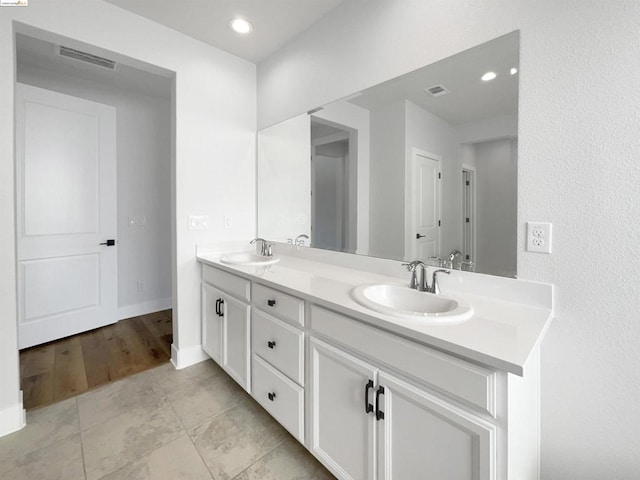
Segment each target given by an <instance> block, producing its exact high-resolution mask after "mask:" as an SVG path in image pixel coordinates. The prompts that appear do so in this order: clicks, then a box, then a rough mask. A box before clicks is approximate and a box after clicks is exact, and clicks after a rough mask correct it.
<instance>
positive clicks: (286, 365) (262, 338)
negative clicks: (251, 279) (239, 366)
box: [251, 308, 304, 385]
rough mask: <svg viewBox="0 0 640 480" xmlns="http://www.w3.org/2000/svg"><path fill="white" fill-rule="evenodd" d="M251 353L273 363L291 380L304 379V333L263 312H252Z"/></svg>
mask: <svg viewBox="0 0 640 480" xmlns="http://www.w3.org/2000/svg"><path fill="white" fill-rule="evenodd" d="M251 321H252V327H251V344H252V348H253V353H256V354H258V355H260V357H262V358H263V359H264V360H266V361H267V362H269V363H270V364H271V365H273V366H274V367H276V368H277V369H278V370H280V371H281V372H282V373H284V374H285V375H286V376H287V377H289V378H290V379H291V380H293V381H294V382H297V383H298V384H300V385H302V384H303V383H304V333H303V332H302V331H301V330H298V329H297V328H295V327H293V326H291V325H289V324H288V323H285V322H283V321H281V320H278V319H277V318H274V317H272V316H271V315H267V314H266V313H264V312H262V311H260V310H258V309H257V308H254V309H253V312H252V315H251Z"/></svg>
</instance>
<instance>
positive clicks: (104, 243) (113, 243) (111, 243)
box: [100, 239, 116, 247]
mask: <svg viewBox="0 0 640 480" xmlns="http://www.w3.org/2000/svg"><path fill="white" fill-rule="evenodd" d="M115 244H116V241H115V240H114V239H111V240H107V241H106V242H102V243H101V244H100V245H106V246H107V247H113V246H114V245H115Z"/></svg>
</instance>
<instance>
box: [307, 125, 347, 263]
mask: <svg viewBox="0 0 640 480" xmlns="http://www.w3.org/2000/svg"><path fill="white" fill-rule="evenodd" d="M349 138H350V132H349V131H347V130H346V129H341V128H339V126H337V125H335V124H334V125H329V124H327V123H325V122H323V121H319V120H317V119H314V118H312V120H311V246H312V247H316V248H324V249H329V250H338V251H343V250H345V249H347V248H348V242H349V211H348V208H349Z"/></svg>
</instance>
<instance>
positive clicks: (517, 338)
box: [197, 253, 552, 376]
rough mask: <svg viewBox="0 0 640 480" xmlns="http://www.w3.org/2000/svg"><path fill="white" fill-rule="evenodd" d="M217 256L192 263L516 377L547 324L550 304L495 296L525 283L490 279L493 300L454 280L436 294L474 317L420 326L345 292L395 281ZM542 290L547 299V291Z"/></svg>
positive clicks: (300, 262)
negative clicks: (229, 261) (449, 296)
mask: <svg viewBox="0 0 640 480" xmlns="http://www.w3.org/2000/svg"><path fill="white" fill-rule="evenodd" d="M219 256H220V254H219V253H218V254H215V253H214V254H200V255H198V256H197V259H198V261H200V262H202V263H204V264H207V265H211V266H214V267H217V268H220V269H221V270H224V271H227V272H230V273H234V274H236V275H238V276H241V277H244V278H247V279H249V280H252V281H255V282H257V283H260V284H263V285H266V286H271V287H275V288H278V289H280V290H282V291H284V292H286V293H289V294H291V295H294V296H297V297H299V298H302V299H304V300H308V301H311V302H313V303H316V304H318V305H321V306H324V307H327V308H330V309H332V310H335V311H337V312H340V313H343V314H345V315H348V316H350V317H352V318H355V319H357V320H360V321H363V322H365V323H368V324H371V325H374V326H377V327H379V328H382V329H384V330H387V331H390V332H393V333H396V334H398V335H402V336H404V337H406V338H409V339H411V340H414V341H416V342H419V343H422V344H424V345H427V346H430V347H434V348H437V349H439V350H442V351H445V352H448V353H451V354H454V355H457V356H460V357H463V358H466V359H468V360H472V361H475V362H478V363H481V364H484V365H488V366H490V367H494V368H496V369H499V370H504V371H507V372H510V373H513V374H516V375H520V376H523V375H524V374H526V368H525V365H526V363H527V360H528V358H529V356H530V355H531V353H532V352H533V351H534V349H536V348H537V347H538V346H539V344H540V342H541V340H542V338H543V337H544V334H545V332H546V330H547V328H548V327H549V324H550V322H551V319H552V307H551V305H550V304H549V305H544V304H541V302H539V301H531V302H526V301H525V300H523V298H525V299H526V295H524V297H523V296H522V295H520V296H518V298H517V300H518V301H514V299H513V296H511V297H510V296H509V295H506V294H505V298H510V299H509V300H504V299H501V298H499V297H496V294H495V291H496V290H500V289H504V285H507V286H508V285H511V284H512V285H516V286H517V288H518V289H520V290H524V291H525V292H526V286H527V285H526V283H527V282H523V281H519V280H509V279H499V278H496V279H495V282H496V286H495V288H493V290H494V293H493V296H488V295H479V294H477V293H470V292H469V291H464V292H463V291H460V290H456V289H455V285H456V282H455V281H449V282H442V283H441V288H442V292H443V293H445V294H446V293H447V292H451V293H455V294H456V295H458V296H461V297H463V298H464V299H465V300H467V301H468V302H470V303H471V304H472V306H473V309H474V315H473V317H472V318H471V319H469V320H468V321H466V322H464V323H462V324H458V325H425V324H424V323H423V322H421V321H420V319H406V318H397V317H393V316H390V315H385V314H381V313H377V312H375V311H372V310H370V309H368V308H366V307H363V306H361V305H360V304H358V303H356V301H355V300H353V298H352V297H351V294H350V292H351V290H352V289H353V288H354V287H356V286H358V285H361V284H363V283H398V284H406V283H407V282H402V280H400V279H399V278H396V277H389V276H385V275H379V274H376V273H370V272H365V271H360V270H355V269H351V268H344V267H340V266H336V265H332V264H328V263H324V262H318V261H314V260H309V259H306V258H299V257H296V256H289V255H282V254H278V257H280V261H279V262H278V263H276V264H274V265H270V266H267V267H255V266H231V265H226V264H223V263H221V262H220V261H219V260H218V258H219ZM454 273H455V271H454ZM452 277H453V276H452ZM469 278H474V279H477V278H482V279H483V282H484V285H483V288H482V289H481V290H489V291H491V290H492V288H491V286H488V287H487V285H486V284H487V283H491V282H492V281H493V280H492V278H493V277H487V276H483V275H480V276H478V275H476V276H475V277H469ZM507 282H512V283H511V284H510V283H507ZM457 283H458V284H459V283H461V282H457ZM540 286H541V285H540V284H532V287H533V288H532V289H533V290H537V291H538V293H539V291H540ZM542 286H543V287H544V286H545V285H544V284H543V285H542ZM546 287H548V288H549V295H548V297H549V298H551V293H550V291H551V286H550V285H546ZM538 296H539V295H538ZM532 297H536V294H535V293H534V294H533V295H532Z"/></svg>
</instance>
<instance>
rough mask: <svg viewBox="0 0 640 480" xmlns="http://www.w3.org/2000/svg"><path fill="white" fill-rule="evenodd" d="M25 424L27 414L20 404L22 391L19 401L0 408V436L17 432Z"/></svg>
mask: <svg viewBox="0 0 640 480" xmlns="http://www.w3.org/2000/svg"><path fill="white" fill-rule="evenodd" d="M26 424H27V416H26V412H25V409H24V408H23V406H22V391H20V402H19V403H16V404H15V405H11V406H10V407H7V408H3V409H2V410H0V437H3V436H5V435H9V434H10V433H13V432H17V431H18V430H20V429H21V428H24V426H25V425H26Z"/></svg>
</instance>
